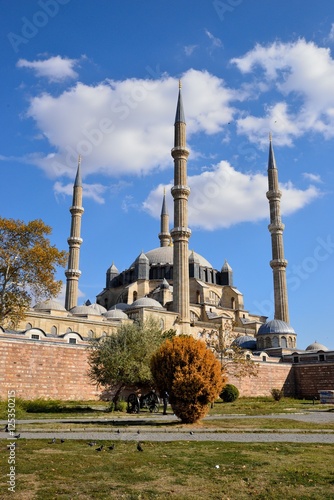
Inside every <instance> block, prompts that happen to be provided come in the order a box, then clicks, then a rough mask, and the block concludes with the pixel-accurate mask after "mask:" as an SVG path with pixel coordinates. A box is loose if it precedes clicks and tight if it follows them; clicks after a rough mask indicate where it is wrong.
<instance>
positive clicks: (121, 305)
mask: <svg viewBox="0 0 334 500" xmlns="http://www.w3.org/2000/svg"><path fill="white" fill-rule="evenodd" d="M129 307H130V305H129V304H125V303H124V302H119V303H118V304H115V305H114V306H112V307H111V308H110V309H108V311H111V310H113V309H120V310H121V311H126V309H129Z"/></svg>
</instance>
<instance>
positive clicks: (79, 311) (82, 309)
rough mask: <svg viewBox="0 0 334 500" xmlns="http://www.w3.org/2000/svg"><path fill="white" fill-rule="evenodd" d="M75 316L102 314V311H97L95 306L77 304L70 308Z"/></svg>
mask: <svg viewBox="0 0 334 500" xmlns="http://www.w3.org/2000/svg"><path fill="white" fill-rule="evenodd" d="M70 313H72V314H73V315H74V316H87V315H88V314H89V315H91V316H101V313H100V312H98V311H97V309H96V308H95V307H93V306H92V305H90V306H75V307H72V309H71V310H70Z"/></svg>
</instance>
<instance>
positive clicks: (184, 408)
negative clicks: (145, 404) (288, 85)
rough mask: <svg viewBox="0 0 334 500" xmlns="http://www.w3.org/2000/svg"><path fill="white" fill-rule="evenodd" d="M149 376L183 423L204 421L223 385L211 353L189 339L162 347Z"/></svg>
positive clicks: (167, 343) (180, 338) (181, 337)
mask: <svg viewBox="0 0 334 500" xmlns="http://www.w3.org/2000/svg"><path fill="white" fill-rule="evenodd" d="M151 372H152V375H153V378H154V380H155V383H156V385H157V387H158V389H159V390H160V391H163V390H166V391H167V392H168V393H169V402H170V404H171V406H172V409H173V411H174V413H175V415H176V416H177V417H178V418H180V419H181V420H182V422H184V423H194V422H196V421H198V420H199V419H201V418H203V417H204V416H205V415H206V413H207V412H208V410H209V406H208V405H209V404H210V403H212V402H213V401H214V400H215V399H216V398H217V397H218V396H219V394H220V392H221V390H222V388H223V386H224V385H225V383H226V377H225V375H224V373H222V369H221V365H220V363H219V361H218V360H217V359H216V357H215V355H214V354H213V352H212V351H211V350H210V349H208V348H207V347H206V345H205V343H204V342H202V341H200V340H195V339H194V338H193V337H188V336H179V337H174V338H173V339H172V340H167V341H166V342H165V343H164V344H162V345H161V346H160V348H159V349H158V351H157V352H156V353H155V354H154V355H153V357H152V359H151Z"/></svg>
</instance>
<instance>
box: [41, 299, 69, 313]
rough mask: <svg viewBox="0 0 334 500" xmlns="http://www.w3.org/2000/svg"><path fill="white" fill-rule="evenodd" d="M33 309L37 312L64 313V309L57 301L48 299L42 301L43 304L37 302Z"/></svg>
mask: <svg viewBox="0 0 334 500" xmlns="http://www.w3.org/2000/svg"><path fill="white" fill-rule="evenodd" d="M33 309H36V310H37V311H50V310H53V311H66V309H65V307H64V306H63V305H62V304H61V303H60V302H57V300H53V299H48V300H44V302H38V303H37V304H36V305H35V306H34V307H33Z"/></svg>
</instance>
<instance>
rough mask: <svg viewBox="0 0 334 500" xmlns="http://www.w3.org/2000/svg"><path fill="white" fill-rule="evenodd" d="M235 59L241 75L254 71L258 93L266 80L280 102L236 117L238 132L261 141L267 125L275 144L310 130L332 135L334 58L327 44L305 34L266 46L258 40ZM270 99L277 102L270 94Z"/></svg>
mask: <svg viewBox="0 0 334 500" xmlns="http://www.w3.org/2000/svg"><path fill="white" fill-rule="evenodd" d="M231 62H232V63H234V64H235V65H236V66H237V67H238V68H239V70H240V71H241V72H242V73H243V74H249V73H251V74H252V75H253V77H254V78H255V81H254V85H255V87H257V88H258V91H259V92H260V93H261V91H262V92H265V91H266V88H265V87H263V82H264V81H265V83H266V84H267V90H268V91H269V90H274V91H275V92H276V94H278V95H279V98H278V100H277V99H275V101H276V102H274V103H273V104H272V105H271V106H267V107H266V112H265V115H264V116H262V117H255V116H249V117H247V119H245V118H244V117H241V118H240V119H239V120H238V127H239V132H241V133H245V134H246V135H247V136H248V137H249V139H250V140H251V141H254V140H255V138H256V137H258V135H259V134H260V136H261V137H260V140H261V141H262V142H263V141H264V139H263V130H264V129H268V131H269V129H270V128H271V129H272V130H273V132H274V135H275V141H276V143H277V144H285V145H289V144H291V143H292V141H293V139H294V138H296V137H299V136H300V135H303V134H305V133H306V132H317V133H321V134H323V135H324V136H325V138H332V137H334V61H333V59H332V57H331V53H330V50H329V49H327V48H322V47H318V46H317V45H315V44H314V43H313V42H306V41H305V40H304V39H300V40H298V41H296V42H293V43H282V42H275V43H273V44H271V45H268V46H263V45H259V44H258V45H256V46H255V48H254V49H253V50H251V51H249V52H247V53H246V54H245V55H244V56H241V57H239V58H234V59H232V60H231ZM260 86H261V87H260ZM260 89H261V90H260ZM262 97H264V95H263V96H262ZM267 98H268V99H270V100H271V101H273V96H272V95H270V96H268V95H267ZM276 117H277V118H276ZM270 125H274V126H273V127H270ZM257 140H258V139H257Z"/></svg>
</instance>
